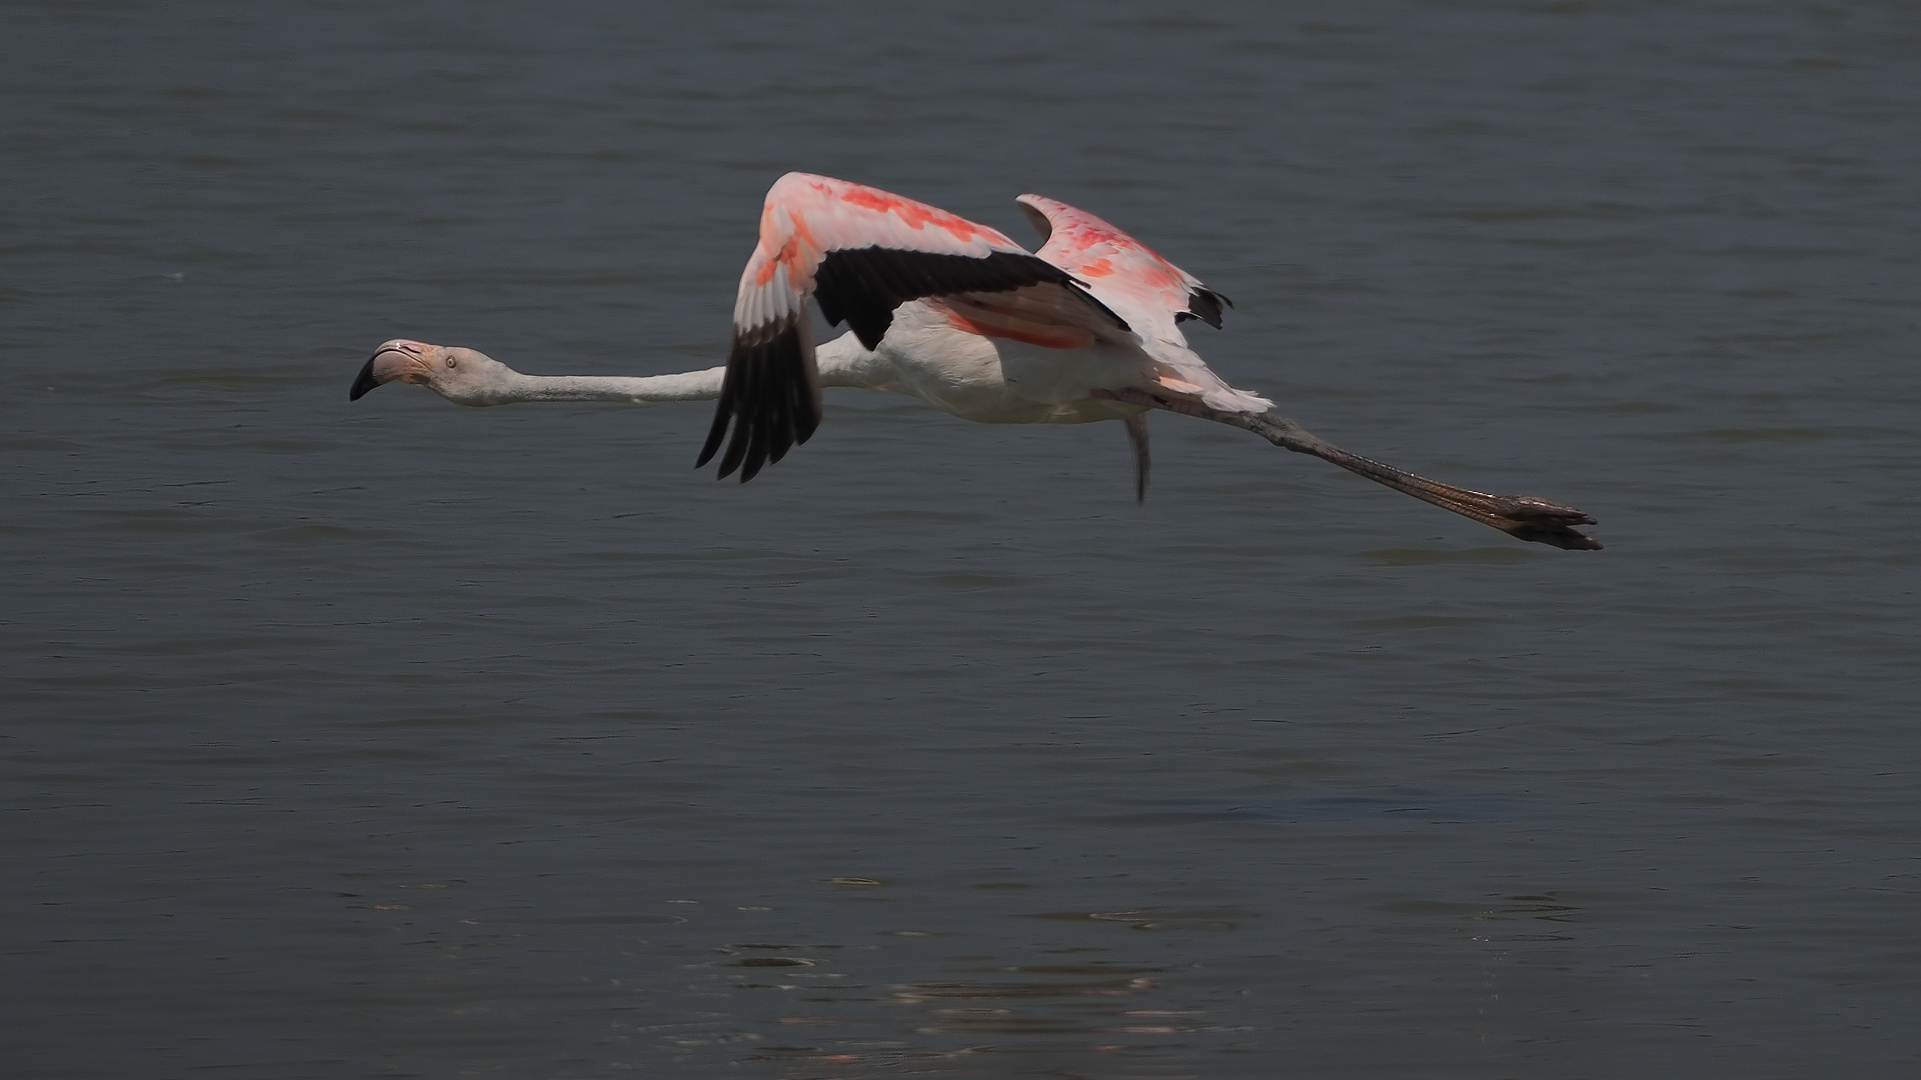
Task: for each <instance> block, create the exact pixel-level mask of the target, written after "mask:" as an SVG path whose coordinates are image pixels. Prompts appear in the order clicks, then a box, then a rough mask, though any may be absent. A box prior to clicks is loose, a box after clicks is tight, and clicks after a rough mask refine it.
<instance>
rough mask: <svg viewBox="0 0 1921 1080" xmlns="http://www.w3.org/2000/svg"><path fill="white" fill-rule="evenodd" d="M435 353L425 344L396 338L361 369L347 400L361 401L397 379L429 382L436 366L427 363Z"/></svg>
mask: <svg viewBox="0 0 1921 1080" xmlns="http://www.w3.org/2000/svg"><path fill="white" fill-rule="evenodd" d="M432 349H433V346H432V345H429V344H427V343H425V342H422V341H408V340H406V339H405V338H396V339H394V340H393V341H389V342H387V343H386V344H384V345H382V346H380V348H378V349H375V350H374V354H373V355H372V356H370V357H368V358H367V364H366V366H365V367H362V368H361V369H360V374H359V375H356V376H354V384H353V386H352V387H350V388H349V389H348V390H347V400H348V401H359V400H360V398H361V395H363V394H365V393H366V392H367V391H369V390H372V389H373V388H374V387H376V386H379V385H380V384H381V383H387V382H392V381H394V380H395V379H401V380H403V381H406V382H412V383H418V382H426V381H427V376H428V374H429V373H431V372H432V371H433V362H432V361H431V360H429V359H428V354H429V352H430V351H431V350H432Z"/></svg>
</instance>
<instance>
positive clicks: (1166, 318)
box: [1016, 195, 1274, 413]
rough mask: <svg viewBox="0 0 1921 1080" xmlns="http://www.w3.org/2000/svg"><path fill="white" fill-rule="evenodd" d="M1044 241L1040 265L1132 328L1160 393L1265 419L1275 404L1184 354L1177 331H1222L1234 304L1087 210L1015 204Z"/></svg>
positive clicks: (1036, 199)
mask: <svg viewBox="0 0 1921 1080" xmlns="http://www.w3.org/2000/svg"><path fill="white" fill-rule="evenodd" d="M1016 201H1018V202H1019V203H1020V205H1021V210H1022V211H1024V212H1025V213H1026V214H1027V217H1028V220H1030V221H1032V222H1033V223H1034V227H1035V228H1036V229H1039V230H1040V233H1041V237H1042V238H1043V239H1044V240H1045V241H1046V242H1045V243H1044V244H1043V245H1042V246H1041V249H1040V251H1039V252H1038V253H1037V254H1039V255H1040V257H1041V258H1043V259H1046V260H1047V261H1048V262H1051V263H1053V264H1054V265H1055V266H1058V267H1060V268H1061V269H1063V270H1065V271H1067V272H1068V273H1070V274H1072V275H1074V277H1075V278H1076V279H1077V280H1079V281H1080V283H1081V286H1082V287H1083V288H1085V289H1086V290H1087V291H1088V292H1089V293H1092V294H1093V296H1094V299H1096V300H1099V301H1100V302H1101V303H1103V304H1106V305H1107V306H1108V307H1109V308H1112V309H1113V310H1114V311H1116V312H1118V313H1119V314H1120V315H1121V317H1122V318H1124V319H1126V320H1127V322H1128V324H1129V325H1130V326H1132V327H1133V329H1134V335H1135V339H1136V342H1137V344H1138V345H1139V347H1140V349H1141V351H1142V352H1143V353H1145V354H1146V355H1147V357H1148V358H1149V360H1151V361H1152V364H1151V367H1150V369H1149V370H1148V371H1146V372H1144V374H1145V375H1146V376H1147V377H1148V378H1150V379H1152V380H1153V381H1154V382H1155V383H1157V384H1159V385H1160V386H1161V387H1162V388H1163V389H1166V390H1172V391H1174V392H1175V393H1178V394H1185V395H1189V396H1192V397H1195V398H1199V399H1200V400H1201V401H1202V402H1204V403H1205V404H1207V405H1208V406H1210V407H1212V408H1216V409H1223V410H1226V411H1229V412H1253V413H1260V412H1265V411H1267V410H1268V409H1271V408H1273V407H1274V403H1273V402H1271V401H1269V400H1267V399H1266V398H1264V397H1261V396H1260V395H1258V394H1250V393H1248V392H1247V391H1245V390H1236V389H1234V388H1233V387H1231V386H1229V385H1227V383H1226V382H1224V381H1222V379H1221V377H1220V376H1219V375H1216V374H1215V373H1214V372H1213V371H1212V370H1211V369H1209V368H1208V366H1207V364H1206V362H1205V361H1203V360H1202V359H1201V358H1200V357H1199V356H1196V355H1195V354H1194V351H1193V350H1192V349H1189V348H1188V347H1187V337H1186V335H1184V334H1182V333H1181V330H1180V324H1181V323H1183V322H1186V321H1187V320H1189V319H1199V320H1200V321H1202V322H1204V323H1206V324H1208V325H1209V326H1212V327H1214V328H1215V329H1217V330H1218V329H1220V325H1221V310H1222V308H1224V307H1233V306H1234V302H1233V301H1232V300H1229V299H1228V298H1227V297H1225V296H1222V295H1221V294H1220V293H1217V292H1215V291H1214V290H1213V289H1210V288H1208V287H1207V286H1205V285H1203V284H1201V281H1200V279H1199V278H1197V277H1195V276H1194V275H1192V274H1190V273H1188V272H1187V271H1185V270H1182V269H1181V268H1180V267H1178V266H1175V265H1174V264H1173V263H1171V262H1168V261H1167V260H1166V259H1163V258H1161V257H1160V256H1159V255H1158V254H1156V253H1155V252H1154V249H1152V248H1150V247H1148V246H1147V245H1146V244H1143V243H1141V242H1140V241H1139V240H1136V239H1134V238H1133V237H1131V236H1129V235H1127V234H1126V233H1124V232H1122V231H1120V230H1119V229H1117V228H1115V227H1114V226H1112V225H1110V224H1108V223H1107V222H1105V221H1103V220H1101V219H1100V218H1097V217H1095V216H1094V215H1092V214H1090V213H1088V212H1087V211H1085V210H1077V209H1075V208H1074V207H1072V206H1069V205H1067V204H1066V203H1064V202H1057V201H1055V200H1053V199H1049V198H1044V197H1042V196H1040V195H1022V196H1021V197H1020V198H1019V199H1018V200H1016Z"/></svg>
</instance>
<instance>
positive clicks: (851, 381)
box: [349, 173, 1600, 549]
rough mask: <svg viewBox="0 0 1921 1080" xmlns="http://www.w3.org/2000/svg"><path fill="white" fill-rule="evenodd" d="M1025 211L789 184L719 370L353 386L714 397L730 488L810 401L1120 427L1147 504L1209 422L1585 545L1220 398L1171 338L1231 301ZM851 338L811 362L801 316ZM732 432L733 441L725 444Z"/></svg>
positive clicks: (1120, 235)
mask: <svg viewBox="0 0 1921 1080" xmlns="http://www.w3.org/2000/svg"><path fill="white" fill-rule="evenodd" d="M1018 203H1019V205H1020V207H1021V209H1022V211H1023V212H1024V213H1026V214H1027V216H1028V218H1029V219H1030V220H1031V221H1032V222H1033V223H1034V225H1035V226H1036V227H1037V228H1038V229H1039V230H1040V233H1041V237H1042V240H1043V243H1042V245H1041V247H1040V250H1039V251H1038V252H1029V251H1027V250H1026V249H1025V248H1022V247H1021V246H1020V245H1018V244H1016V243H1015V242H1014V241H1012V240H1010V239H1008V238H1007V237H1006V236H1004V235H1002V234H1001V233H999V232H997V231H995V230H994V229H991V228H989V227H987V226H985V225H980V224H977V223H975V222H972V221H968V220H966V219H965V218H961V217H957V216H955V215H953V214H950V213H948V212H947V211H944V210H941V209H938V208H936V207H933V206H929V205H927V204H925V203H921V202H916V201H915V200H912V199H908V198H905V197H903V196H899V195H894V194H892V193H890V192H886V191H882V190H880V189H878V188H872V187H867V186H865V185H862V184H855V183H850V182H848V181H845V180H835V179H832V178H830V177H824V176H814V175H811V174H808V173H788V174H787V175H785V176H783V177H781V178H780V179H779V180H778V181H776V182H775V183H774V185H773V187H772V188H771V189H770V190H769V191H768V193H767V198H766V200H765V203H764V205H763V206H762V208H761V215H760V230H759V239H758V243H757V244H756V246H755V248H754V252H753V254H752V256H751V257H749V259H748V261H747V266H746V267H745V269H743V270H742V272H741V277H740V285H739V289H738V291H737V293H736V296H735V302H734V321H733V335H732V342H731V344H730V346H729V349H728V356H727V364H726V366H725V367H724V368H719V367H717V368H711V369H708V370H705V371H698V372H686V373H682V374H678V375H662V376H651V377H646V378H609V377H595V376H546V377H542V376H532V375H523V374H521V373H520V372H517V371H514V370H513V369H512V368H509V367H507V366H506V365H505V364H501V363H499V362H498V361H496V360H493V359H492V358H490V357H487V356H485V355H484V354H481V353H478V352H475V351H473V350H471V349H461V348H450V347H445V346H438V345H428V344H425V343H423V342H416V341H407V340H395V341H390V342H387V343H386V344H384V345H382V346H381V347H380V348H379V349H378V350H376V351H375V353H374V355H373V357H372V358H371V359H369V360H368V361H367V364H366V366H365V367H364V368H362V369H361V372H360V375H359V376H358V378H356V379H355V381H354V384H353V387H352V388H351V391H350V394H349V396H350V397H352V398H355V399H358V398H359V397H360V396H361V395H363V394H365V393H366V392H367V391H368V390H370V389H372V388H373V387H375V386H378V385H380V384H381V383H384V382H388V381H392V380H396V379H398V380H402V381H406V382H413V383H419V384H422V385H426V386H428V387H430V388H431V389H433V390H435V391H436V392H438V393H440V394H441V395H442V396H444V397H446V398H448V399H449V400H452V401H455V402H457V403H459V404H464V405H497V404H506V403H509V402H516V401H581V400H603V401H605V400H612V401H630V402H646V401H669V400H707V399H713V400H716V406H715V411H714V421H713V424H712V426H711V428H710V429H709V432H708V435H707V439H706V442H705V444H704V445H703V446H702V448H701V452H700V455H699V459H698V461H697V462H696V464H697V465H705V464H707V462H708V461H710V460H711V459H712V458H713V457H714V455H715V454H716V453H717V452H719V451H720V449H721V447H722V445H723V444H725V446H726V450H725V452H724V453H723V454H721V460H720V467H719V474H720V475H721V476H722V477H725V476H728V475H731V474H732V473H734V472H735V471H736V470H738V471H739V473H740V478H741V481H742V482H746V481H747V480H750V479H752V478H753V477H754V476H755V475H757V474H758V473H759V472H760V470H761V469H762V468H763V467H764V466H765V465H767V464H769V463H772V462H778V461H780V460H781V459H782V458H783V457H784V456H785V455H786V454H787V452H788V451H789V450H791V449H792V448H793V447H794V446H795V445H797V444H800V443H804V442H806V441H807V440H808V438H809V437H811V436H812V435H813V434H814V432H815V430H816V429H817V428H818V427H819V424H820V419H821V399H820V390H821V387H822V386H852V387H861V388H865V389H872V390H885V391H891V392H895V393H902V394H908V395H912V396H914V397H918V398H920V399H922V400H924V401H926V402H928V403H929V404H931V405H934V406H935V407H937V408H940V409H942V410H944V411H946V412H949V413H952V414H954V415H956V416H960V417H964V418H966V419H969V420H976V421H980V422H983V423H1012V424H1037V423H1045V424H1071V423H1090V422H1095V421H1100V420H1122V421H1124V422H1125V425H1126V429H1127V432H1128V435H1129V437H1130V439H1131V441H1132V443H1133V445H1134V460H1135V468H1136V484H1135V492H1136V497H1137V498H1139V497H1142V496H1144V494H1145V491H1146V482H1147V471H1148V453H1147V427H1146V414H1147V413H1148V412H1149V411H1151V410H1163V411H1168V412H1175V413H1180V414H1183V415H1188V416H1195V417H1199V418H1201V419H1206V420H1213V421H1216V422H1219V423H1224V424H1229V425H1231V426H1235V427H1240V428H1243V429H1246V430H1249V431H1252V432H1254V433H1256V434H1259V435H1261V436H1262V437H1263V438H1265V439H1267V440H1268V441H1270V442H1272V443H1274V444H1276V445H1278V446H1282V447H1285V448H1287V449H1290V450H1295V451H1299V452H1301V453H1307V454H1312V455H1314V456H1317V457H1320V458H1323V459H1324V460H1327V461H1330V462H1332V463H1334V464H1336V465H1339V466H1341V467H1342V468H1345V469H1348V470H1350V471H1352V472H1356V473H1359V474H1360V475H1363V476H1366V477H1367V478H1369V479H1371V480H1375V481H1377V482H1379V483H1382V484H1385V485H1387V486H1389V487H1393V488H1395V489H1396V490H1398V491H1402V492H1404V493H1406V494H1410V495H1413V496H1415V497H1416V498H1420V499H1422V500H1424V501H1427V502H1430V503H1433V504H1435V505H1437V506H1440V507H1442V508H1444V509H1447V510H1451V511H1453V512H1454V513H1458V514H1461V515H1463V516H1466V517H1470V518H1473V519H1474V520H1476V521H1479V522H1481V523H1483V524H1486V525H1489V526H1492V527H1494V528H1497V529H1500V530H1502V531H1504V532H1507V533H1509V534H1510V535H1513V536H1515V537H1518V538H1520V539H1523V540H1532V541H1538V542H1541V543H1547V544H1551V545H1554V546H1557V547H1563V548H1587V549H1592V548H1598V547H1600V544H1599V543H1598V542H1597V541H1595V540H1594V539H1593V538H1591V537H1589V536H1587V535H1585V534H1583V533H1580V532H1578V531H1576V530H1575V529H1574V528H1573V527H1572V526H1574V525H1579V524H1591V523H1592V521H1593V519H1592V518H1590V517H1588V516H1587V515H1586V514H1583V513H1581V512H1580V511H1579V510H1576V509H1574V508H1572V507H1569V506H1565V505H1562V504H1560V503H1555V502H1551V501H1549V500H1546V499H1538V498H1533V497H1515V496H1498V495H1488V494H1485V493H1482V492H1476V491H1470V490H1468V489H1465V488H1459V487H1455V486H1453V485H1450V484H1443V483H1441V482H1440V481H1436V480H1430V479H1428V478H1425V477H1421V476H1417V475H1415V474H1413V473H1408V472H1404V471H1402V470H1399V469H1395V468H1392V467H1391V466H1387V465H1383V464H1381V463H1380V462H1376V461H1372V460H1370V459H1367V458H1363V457H1360V456H1359V455H1356V454H1351V453H1349V452H1347V451H1345V450H1341V449H1340V448H1339V447H1335V446H1333V445H1332V444H1329V443H1327V442H1325V441H1324V440H1321V439H1319V438H1318V437H1316V436H1314V435H1312V434H1310V433H1308V432H1307V431H1305V430H1304V429H1302V428H1300V426H1299V425H1297V424H1295V423H1294V422H1293V421H1291V420H1288V419H1286V418H1285V417H1281V416H1278V415H1276V414H1275V413H1274V412H1273V403H1272V402H1270V401H1268V400H1267V399H1266V398H1264V397H1261V396H1259V395H1257V394H1254V393H1251V392H1248V391H1245V390H1239V389H1236V388H1234V387H1232V386H1229V385H1228V384H1227V382H1226V381H1224V380H1223V379H1221V377H1220V376H1219V375H1217V374H1215V373H1214V372H1213V371H1212V370H1211V369H1210V368H1209V367H1208V366H1207V364H1206V363H1205V362H1204V361H1203V360H1202V359H1201V358H1200V356H1198V355H1197V354H1196V353H1195V352H1194V351H1193V350H1192V349H1191V348H1190V347H1189V345H1188V342H1187V338H1186V336H1185V334H1184V333H1183V332H1182V329H1181V324H1182V323H1185V322H1188V321H1200V322H1205V323H1207V324H1208V325H1210V326H1213V327H1216V328H1218V327H1219V326H1220V325H1221V316H1222V314H1223V312H1224V310H1225V308H1227V307H1231V306H1233V305H1232V303H1231V302H1230V301H1228V299H1227V298H1226V297H1225V296H1223V295H1221V294H1220V293H1218V292H1216V291H1214V290H1213V289H1210V288H1208V287H1207V286H1206V285H1204V284H1203V283H1202V282H1201V281H1200V279H1198V278H1196V277H1194V276H1193V275H1192V274H1189V273H1187V272H1186V271H1184V270H1182V269H1181V268H1180V267H1178V266H1175V265H1174V264H1173V263H1171V262H1169V261H1168V260H1166V259H1165V258H1163V257H1161V256H1160V255H1159V254H1157V253H1156V252H1154V251H1153V250H1152V249H1150V248H1148V247H1147V246H1146V245H1144V244H1142V243H1141V242H1140V241H1138V240H1136V239H1134V238H1133V237H1131V236H1129V235H1128V234H1126V233H1124V232H1122V231H1121V230H1120V229H1118V228H1115V227H1114V226H1113V225H1111V224H1109V223H1108V222H1106V221H1104V220H1102V219H1100V218H1098V217H1095V216H1094V215H1093V214H1090V213H1087V212H1086V211H1083V210H1078V209H1076V208H1074V207H1072V206H1069V205H1067V204H1066V203H1062V202H1058V201H1056V200H1053V199H1048V198H1045V197H1043V196H1039V195H1023V196H1021V197H1020V198H1019V200H1018ZM810 298H811V299H812V300H813V301H814V303H815V304H816V305H817V306H818V307H819V308H820V311H821V314H822V316H824V317H825V318H826V320H827V321H828V323H829V324H830V325H835V326H838V325H841V324H842V323H845V324H846V325H847V326H848V327H849V330H848V332H847V333H846V334H844V335H842V336H840V337H838V338H836V339H834V340H832V341H829V342H827V343H826V344H824V345H821V346H819V347H818V348H816V346H815V344H814V341H813V336H812V323H811V320H810V319H809V318H808V315H807V310H806V307H807V302H808V300H809V299H810ZM730 431H731V438H730V437H729V432H730Z"/></svg>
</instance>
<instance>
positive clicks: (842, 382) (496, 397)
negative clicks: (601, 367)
mask: <svg viewBox="0 0 1921 1080" xmlns="http://www.w3.org/2000/svg"><path fill="white" fill-rule="evenodd" d="M814 362H815V364H816V365H817V366H818V367H819V369H820V382H821V385H822V386H854V387H861V388H864V389H871V390H882V389H887V388H888V385H889V384H888V380H887V379H886V374H887V371H888V370H889V369H887V368H886V364H885V362H884V361H882V360H880V359H879V357H877V356H876V355H875V354H874V353H871V352H868V351H867V350H866V349H863V348H861V345H860V341H859V339H857V338H856V337H855V336H854V335H853V334H851V333H848V334H843V335H841V336H840V337H838V338H835V339H834V340H833V341H829V342H826V343H825V344H823V345H821V346H820V347H819V348H818V349H816V350H815V355H814ZM502 366H503V367H504V366H505V365H502ZM726 374H727V369H726V368H725V367H713V368H708V369H707V370H705V371H683V372H680V373H679V374H675V375H643V376H638V377H634V376H619V375H523V374H521V373H520V372H518V371H514V370H513V369H512V368H507V369H506V371H505V372H504V373H503V374H502V376H501V378H500V380H499V381H498V382H497V383H495V384H494V385H492V386H489V387H487V388H486V389H485V390H484V391H482V392H480V393H477V394H474V395H472V397H471V398H470V399H466V400H462V399H459V398H457V399H456V400H460V401H461V403H462V404H471V405H505V404H508V403H510V402H517V401H619V402H625V403H628V404H636V405H641V404H646V403H648V402H652V401H712V400H713V399H715V398H717V397H719V396H720V384H721V379H722V377H723V376H725V375H726Z"/></svg>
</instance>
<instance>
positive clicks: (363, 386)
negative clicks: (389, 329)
mask: <svg viewBox="0 0 1921 1080" xmlns="http://www.w3.org/2000/svg"><path fill="white" fill-rule="evenodd" d="M378 359H380V354H379V353H375V354H373V355H372V356H370V357H368V358H367V363H366V364H365V365H364V366H363V367H361V369H360V374H358V375H356V376H354V384H353V386H352V387H350V388H348V390H347V400H348V401H359V400H360V398H361V396H362V395H364V394H365V393H366V392H367V391H369V390H372V389H373V388H374V387H376V386H379V385H380V383H379V382H378V381H376V380H375V379H374V361H375V360H378Z"/></svg>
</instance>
